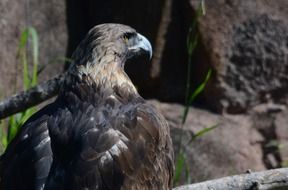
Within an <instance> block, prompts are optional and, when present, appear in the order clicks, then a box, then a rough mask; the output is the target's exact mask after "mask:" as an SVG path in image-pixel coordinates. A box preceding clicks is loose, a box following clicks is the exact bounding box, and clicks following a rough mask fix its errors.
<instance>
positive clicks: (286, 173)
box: [173, 168, 288, 190]
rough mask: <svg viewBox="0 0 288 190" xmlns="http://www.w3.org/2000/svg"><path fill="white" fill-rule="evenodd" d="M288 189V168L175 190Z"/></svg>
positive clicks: (211, 181)
mask: <svg viewBox="0 0 288 190" xmlns="http://www.w3.org/2000/svg"><path fill="white" fill-rule="evenodd" d="M212 189H213V190H248V189H249V190H287V189H288V168H281V169H274V170H267V171H262V172H255V173H249V174H242V175H235V176H229V177H224V178H220V179H215V180H210V181H205V182H201V183H195V184H191V185H185V186H181V187H176V188H174V189H173V190H212Z"/></svg>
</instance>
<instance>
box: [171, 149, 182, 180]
mask: <svg viewBox="0 0 288 190" xmlns="http://www.w3.org/2000/svg"><path fill="white" fill-rule="evenodd" d="M184 166H185V155H184V153H183V152H182V151H181V152H179V154H178V156H177V160H176V165H175V175H174V180H173V181H174V185H175V184H177V183H178V182H179V180H180V177H181V174H182V171H183V168H184Z"/></svg>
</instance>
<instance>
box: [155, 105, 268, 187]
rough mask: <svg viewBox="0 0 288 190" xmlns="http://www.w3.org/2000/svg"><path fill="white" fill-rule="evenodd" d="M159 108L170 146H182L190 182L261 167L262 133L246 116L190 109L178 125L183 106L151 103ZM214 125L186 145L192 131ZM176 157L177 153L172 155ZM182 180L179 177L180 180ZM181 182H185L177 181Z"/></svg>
mask: <svg viewBox="0 0 288 190" xmlns="http://www.w3.org/2000/svg"><path fill="white" fill-rule="evenodd" d="M152 103H153V104H154V105H156V107H157V108H158V109H160V110H161V111H162V113H163V115H164V116H165V118H166V119H167V120H168V122H169V124H170V127H171V135H172V139H173V144H174V149H175V152H176V153H177V152H178V151H179V142H180V139H181V135H183V136H182V148H183V150H184V155H185V157H186V162H187V166H188V169H189V171H190V180H191V182H197V181H203V180H207V179H212V178H217V177H223V176H227V175H232V174H239V173H244V172H245V171H246V170H248V169H251V170H252V171H258V170H262V169H265V165H264V163H263V161H262V157H263V152H262V149H261V143H262V142H263V141H264V139H263V136H262V135H261V134H260V133H258V131H257V130H255V129H253V128H252V127H253V122H252V120H251V119H250V117H248V116H244V115H237V116H226V117H224V116H221V115H218V114H213V113H210V112H207V111H204V110H200V109H195V108H191V109H190V112H189V115H188V118H187V121H186V122H185V124H184V126H183V128H181V119H182V115H183V109H184V107H183V106H181V105H178V104H165V103H158V102H156V101H153V102H152ZM216 124H217V125H218V127H217V128H216V129H214V130H212V131H210V132H208V133H206V134H205V135H203V136H201V137H199V138H196V140H195V141H192V142H191V143H189V144H187V143H188V142H189V140H190V139H191V138H192V136H193V134H195V133H197V132H199V131H200V130H202V129H204V128H207V127H211V126H213V125H216ZM176 157H177V156H176ZM182 180H183V179H182ZM181 183H187V182H186V181H181Z"/></svg>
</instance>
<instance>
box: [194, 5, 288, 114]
mask: <svg viewBox="0 0 288 190" xmlns="http://www.w3.org/2000/svg"><path fill="white" fill-rule="evenodd" d="M198 2H199V1H196V0H191V1H190V3H191V5H192V6H193V7H194V9H196V7H197V3H198ZM205 2H206V15H205V16H204V17H201V18H200V19H199V31H200V34H201V43H202V46H203V49H202V50H200V51H202V54H201V53H200V56H199V60H198V63H199V64H197V65H196V66H195V70H196V71H197V72H198V73H201V70H202V73H205V72H206V71H205V69H207V67H211V68H212V69H213V71H214V77H213V79H212V80H211V81H210V84H209V86H208V87H207V89H206V91H205V98H206V100H207V101H208V106H211V107H213V108H214V109H216V110H218V111H220V112H221V111H227V112H229V113H239V112H243V111H247V109H249V108H251V107H252V106H254V105H257V104H259V103H263V102H267V101H271V100H273V101H275V102H278V103H279V102H286V100H285V97H286V96H287V92H288V91H287V89H288V88H287V87H288V75H287V72H288V70H287V68H288V21H287V16H288V1H286V0H279V1H267V0H254V1H248V0H247V1H243V0H214V1H205ZM203 52H204V55H205V56H204V57H203ZM201 55H202V57H201ZM207 57H208V58H207ZM203 65H204V66H203ZM196 75H197V73H196Z"/></svg>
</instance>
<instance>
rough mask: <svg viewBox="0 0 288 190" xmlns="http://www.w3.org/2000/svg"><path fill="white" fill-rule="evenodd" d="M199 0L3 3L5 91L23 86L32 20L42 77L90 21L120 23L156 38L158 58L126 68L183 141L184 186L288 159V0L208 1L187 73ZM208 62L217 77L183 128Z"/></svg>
mask: <svg viewBox="0 0 288 190" xmlns="http://www.w3.org/2000/svg"><path fill="white" fill-rule="evenodd" d="M199 4H200V0H190V1H189V0H145V1H140V0H123V1H118V0H106V1H103V0H102V1H100V0H83V1H77V0H66V1H65V0H50V1H43V0H41V1H38V0H22V1H20V0H14V1H9V0H0V44H1V46H0V70H1V75H0V97H1V99H3V98H5V97H8V96H11V95H12V94H14V93H16V92H19V91H21V90H22V88H21V86H22V70H21V69H22V65H21V62H20V60H19V58H18V57H17V49H18V45H19V39H20V35H21V31H23V30H24V29H25V28H26V27H28V26H32V27H34V28H35V29H36V30H37V32H38V35H39V48H40V49H39V53H40V66H41V68H44V70H43V72H41V74H40V76H39V77H40V82H41V81H45V80H48V79H49V78H51V77H53V76H54V75H57V74H59V73H61V72H64V71H65V69H66V68H67V67H68V65H69V62H64V61H63V60H64V58H65V57H66V58H69V57H70V56H71V54H72V52H73V50H74V49H75V47H76V46H77V44H78V43H79V42H80V40H81V39H82V38H83V37H84V35H85V34H86V32H87V31H88V30H89V29H90V28H91V27H93V26H94V25H96V24H100V23H106V22H116V23H123V24H127V25H130V26H132V27H134V28H135V29H137V30H138V31H139V32H140V33H142V34H144V35H145V36H147V37H148V38H149V39H150V41H151V42H152V44H153V49H154V56H153V59H152V61H151V64H141V63H139V64H138V65H136V64H131V65H130V64H128V65H127V68H126V70H127V72H128V74H129V76H130V77H131V78H132V80H133V81H134V83H135V85H136V86H137V88H138V89H139V92H140V94H141V95H142V96H143V97H145V98H147V99H154V100H152V101H151V103H152V104H154V105H155V106H156V107H158V108H159V109H160V110H161V111H162V113H163V115H164V116H165V117H166V118H167V120H168V121H169V123H170V126H171V134H172V137H173V141H174V145H175V151H176V153H179V152H180V151H179V149H180V148H179V147H182V148H181V151H183V154H181V155H182V156H183V155H184V157H185V159H184V161H185V168H186V170H185V171H188V173H189V174H187V172H186V173H185V172H184V173H183V174H182V175H181V176H182V178H181V180H180V181H178V183H180V184H181V183H187V182H197V181H203V180H207V179H212V178H216V177H222V176H227V175H232V174H239V173H245V172H246V171H247V170H252V171H258V170H264V169H270V168H277V167H283V166H287V165H288V126H287V124H288V117H287V116H288V111H287V103H288V96H287V95H288V20H287V18H288V1H287V0H277V1H269V0H253V1H250V0H206V1H205V12H206V14H205V15H204V16H201V17H199V18H198V19H197V26H198V27H197V32H198V34H199V41H198V44H197V47H196V49H195V52H194V54H193V57H192V65H191V70H190V71H187V68H188V54H187V47H186V41H187V35H188V31H189V28H190V27H191V25H192V22H193V19H194V18H195V15H196V12H197V10H198V7H199ZM209 69H211V70H212V76H211V78H210V80H209V82H208V84H207V86H206V88H205V90H204V91H203V92H202V94H201V96H200V97H198V99H197V100H196V101H194V103H193V105H192V107H191V109H190V112H189V113H188V117H187V120H186V122H185V123H184V125H183V124H182V118H183V112H184V108H185V91H186V84H187V82H186V81H187V73H188V72H190V74H191V78H190V79H189V80H190V81H191V84H192V88H191V91H193V89H196V88H197V86H198V85H199V84H201V82H203V80H204V78H205V76H206V74H207V72H208V70H209ZM161 102H162V103H161ZM163 102H165V103H163ZM215 125H217V128H215V129H213V130H211V131H209V132H207V134H204V135H203V136H201V137H198V138H196V139H194V138H193V136H194V135H195V134H197V132H199V131H201V130H203V129H205V128H208V127H211V126H215ZM191 139H192V141H191ZM180 141H181V143H180ZM177 155H178V154H177Z"/></svg>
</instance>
